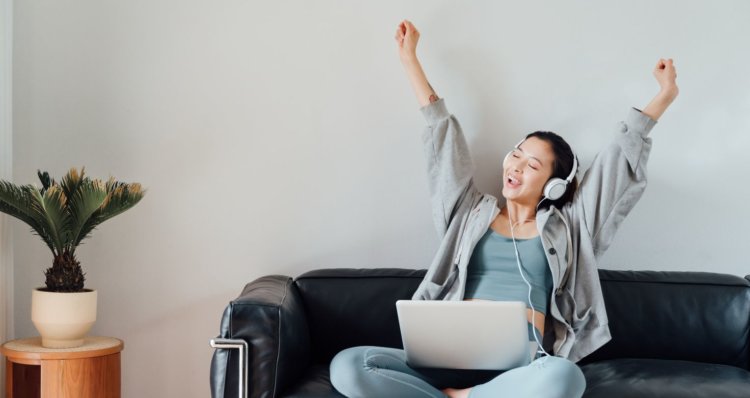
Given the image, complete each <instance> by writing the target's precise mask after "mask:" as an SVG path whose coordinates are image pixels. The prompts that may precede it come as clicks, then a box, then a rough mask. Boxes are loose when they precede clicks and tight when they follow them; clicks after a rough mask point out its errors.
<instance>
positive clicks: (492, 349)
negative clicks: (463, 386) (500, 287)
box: [396, 300, 537, 370]
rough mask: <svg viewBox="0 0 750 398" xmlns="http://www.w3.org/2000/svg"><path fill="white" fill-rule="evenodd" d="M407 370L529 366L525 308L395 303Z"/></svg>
mask: <svg viewBox="0 0 750 398" xmlns="http://www.w3.org/2000/svg"><path fill="white" fill-rule="evenodd" d="M396 311H397V312H398V323H399V326H400V327H401V339H402V341H403V344H404V350H405V351H406V362H407V363H408V364H409V365H410V366H414V367H425V368H450V369H486V370H506V369H511V368H515V367H518V366H524V365H527V364H529V363H530V362H531V360H532V358H533V357H534V354H535V352H536V348H537V345H536V342H530V341H529V334H528V327H527V325H526V324H527V322H528V320H527V317H526V304H525V303H523V302H520V301H451V300H447V301H446V300H398V301H396Z"/></svg>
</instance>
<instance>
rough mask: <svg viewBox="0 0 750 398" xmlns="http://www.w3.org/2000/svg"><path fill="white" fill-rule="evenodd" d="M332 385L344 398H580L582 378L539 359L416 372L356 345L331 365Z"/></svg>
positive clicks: (563, 365) (569, 365)
mask: <svg viewBox="0 0 750 398" xmlns="http://www.w3.org/2000/svg"><path fill="white" fill-rule="evenodd" d="M330 374H331V384H333V386H334V387H335V388H336V390H338V391H339V392H340V393H341V394H343V395H345V396H346V397H348V398H379V397H384V398H386V397H388V398H390V397H400V398H412V397H413V398H445V397H446V395H445V394H443V392H442V391H441V390H442V389H443V388H447V387H451V388H468V387H472V389H471V392H470V394H469V398H490V397H492V398H498V397H519V398H523V397H549V398H555V397H559V398H579V397H581V396H582V395H583V391H584V390H585V389H586V379H585V378H584V376H583V372H581V369H580V368H579V367H578V366H577V365H576V364H575V363H573V362H571V361H569V360H567V359H564V358H560V357H555V356H549V357H548V356H542V357H539V358H537V359H535V360H534V361H532V362H531V363H530V364H529V365H526V366H521V367H518V368H515V369H510V370H506V371H496V370H492V371H485V370H459V369H437V368H415V367H411V366H409V365H407V363H406V355H405V353H404V350H402V349H398V348H390V347H377V346H358V347H350V348H347V349H345V350H342V351H341V352H339V353H338V354H336V356H335V357H334V358H333V360H332V361H331V367H330Z"/></svg>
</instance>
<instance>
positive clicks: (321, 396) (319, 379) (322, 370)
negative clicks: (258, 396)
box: [281, 363, 344, 398]
mask: <svg viewBox="0 0 750 398" xmlns="http://www.w3.org/2000/svg"><path fill="white" fill-rule="evenodd" d="M329 369H330V368H329V365H328V364H325V365H324V364H320V363H316V364H312V365H310V367H309V368H308V369H307V373H305V375H304V376H303V377H302V378H301V379H300V381H299V383H298V384H297V385H296V386H295V387H294V388H292V389H291V390H289V391H285V392H284V393H282V394H281V396H282V397H283V398H313V397H314V398H343V397H344V396H343V395H341V394H339V392H338V391H336V389H335V388H333V385H331V377H330V372H329Z"/></svg>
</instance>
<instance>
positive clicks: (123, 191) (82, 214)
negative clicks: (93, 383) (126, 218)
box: [0, 167, 146, 348]
mask: <svg viewBox="0 0 750 398" xmlns="http://www.w3.org/2000/svg"><path fill="white" fill-rule="evenodd" d="M37 175H38V176H39V180H41V182H42V188H41V189H39V188H37V187H36V186H34V185H30V184H29V185H15V184H12V183H10V182H8V181H4V180H0V211H2V212H3V213H6V214H8V215H11V216H13V217H15V218H18V219H19V220H21V221H23V222H25V223H26V224H28V225H29V226H30V227H31V230H32V233H34V234H35V235H39V237H41V238H42V240H43V241H44V243H46V244H47V247H49V249H50V250H51V251H52V256H53V260H52V266H51V267H50V268H48V269H47V270H46V271H44V275H45V278H46V279H45V284H46V287H39V288H36V289H34V291H33V292H32V296H31V319H32V322H33V323H34V326H35V327H36V329H37V331H38V332H39V334H40V335H41V337H42V345H43V346H44V347H50V348H70V347H77V346H80V345H82V344H83V339H84V337H85V336H86V333H88V331H89V330H90V329H91V326H93V324H94V322H95V321H96V294H97V292H96V290H92V289H86V288H85V287H84V281H85V273H84V272H83V270H82V269H81V265H80V263H79V262H78V260H77V259H76V256H75V250H76V247H78V245H80V244H81V241H83V240H84V239H85V238H87V237H88V236H89V235H91V232H92V231H93V229H94V228H95V227H96V226H97V225H99V224H101V223H103V222H104V221H106V220H108V219H110V218H112V217H114V216H116V215H118V214H120V213H122V212H124V211H125V210H128V209H129V208H131V207H133V206H135V204H136V203H138V202H139V201H140V200H141V198H143V195H144V194H145V192H146V191H145V190H143V189H141V185H140V184H138V183H130V184H128V183H124V182H119V181H115V180H114V178H112V177H110V179H109V180H108V181H106V182H103V181H102V180H98V179H97V180H91V179H89V178H88V177H84V168H83V167H82V168H81V171H80V173H79V172H78V170H76V169H75V168H71V169H70V171H69V172H68V174H67V175H65V176H64V177H63V178H62V180H61V181H60V182H59V183H57V182H56V181H55V180H54V179H50V176H49V174H48V173H47V172H46V171H45V172H41V171H39V170H37Z"/></svg>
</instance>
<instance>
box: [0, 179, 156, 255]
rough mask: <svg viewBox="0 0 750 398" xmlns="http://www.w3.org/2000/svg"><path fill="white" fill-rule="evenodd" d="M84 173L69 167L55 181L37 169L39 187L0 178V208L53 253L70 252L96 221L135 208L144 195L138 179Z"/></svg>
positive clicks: (97, 223)
mask: <svg viewBox="0 0 750 398" xmlns="http://www.w3.org/2000/svg"><path fill="white" fill-rule="evenodd" d="M84 171H85V168H83V167H82V168H81V171H80V172H78V170H77V169H75V168H71V169H70V170H69V171H68V173H67V174H66V175H65V176H64V177H63V178H62V179H61V181H60V182H57V181H55V180H54V179H53V178H51V177H50V175H49V173H47V172H46V171H44V172H42V171H40V170H37V175H38V176H39V180H40V182H41V183H42V188H41V189H39V188H37V187H35V186H33V185H22V186H19V185H16V184H13V183H10V182H8V181H2V180H0V212H3V213H6V214H8V215H10V216H12V217H15V218H17V219H19V220H21V221H23V222H25V223H26V224H28V225H29V226H30V227H31V229H32V232H34V233H35V234H36V235H38V236H39V237H40V238H42V240H43V241H44V242H45V243H46V244H47V246H48V247H49V248H50V250H51V251H52V253H53V254H55V255H56V256H57V255H61V254H62V253H64V252H69V253H71V254H72V253H74V252H75V249H76V246H78V245H79V244H80V243H81V241H82V240H84V239H85V238H86V237H88V236H89V235H90V234H91V231H92V230H93V229H94V228H95V227H96V226H97V225H99V224H101V223H102V222H104V221H106V220H108V219H110V218H112V217H114V216H116V215H118V214H120V213H122V212H124V211H126V210H128V209H130V208H131V207H133V206H135V204H136V203H138V202H139V201H140V200H141V198H143V195H144V194H145V193H146V191H145V190H144V189H142V188H141V185H140V184H138V183H130V184H128V183H124V182H120V181H115V179H114V178H112V177H110V179H109V180H108V181H107V182H106V183H105V182H103V181H101V180H98V179H97V180H91V179H90V178H88V177H84Z"/></svg>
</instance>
